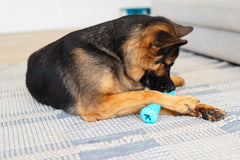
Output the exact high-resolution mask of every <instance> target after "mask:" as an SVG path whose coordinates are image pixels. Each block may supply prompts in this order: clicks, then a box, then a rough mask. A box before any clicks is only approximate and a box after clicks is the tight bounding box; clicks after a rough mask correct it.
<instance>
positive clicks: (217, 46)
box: [183, 26, 240, 64]
mask: <svg viewBox="0 0 240 160" xmlns="http://www.w3.org/2000/svg"><path fill="white" fill-rule="evenodd" d="M185 38H186V39H187V40H188V44H187V45H185V46H183V48H185V49H187V50H191V51H195V52H198V53H201V54H204V55H207V56H211V57H214V58H217V59H221V60H225V61H229V62H232V63H236V64H240V33H237V32H228V31H224V30H216V29H212V28H206V27H199V26H194V31H193V32H192V33H191V34H189V35H187V36H186V37H184V39H185Z"/></svg>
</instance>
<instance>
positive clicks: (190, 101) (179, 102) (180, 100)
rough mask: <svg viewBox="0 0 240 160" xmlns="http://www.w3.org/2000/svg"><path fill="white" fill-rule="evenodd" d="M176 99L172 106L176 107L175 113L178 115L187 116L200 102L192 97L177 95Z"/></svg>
mask: <svg viewBox="0 0 240 160" xmlns="http://www.w3.org/2000/svg"><path fill="white" fill-rule="evenodd" d="M176 97H177V99H176V101H175V104H174V105H175V106H176V107H175V111H176V112H177V113H180V114H189V113H190V112H192V111H193V110H195V109H196V107H197V106H198V103H199V102H200V101H199V99H197V98H196V97H194V96H188V95H178V96H176Z"/></svg>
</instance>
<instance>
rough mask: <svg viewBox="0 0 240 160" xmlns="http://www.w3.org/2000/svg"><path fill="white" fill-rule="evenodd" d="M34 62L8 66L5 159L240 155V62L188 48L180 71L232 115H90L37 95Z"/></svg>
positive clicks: (2, 130)
mask: <svg viewBox="0 0 240 160" xmlns="http://www.w3.org/2000/svg"><path fill="white" fill-rule="evenodd" d="M25 72H26V63H22V64H15V65H8V66H7V67H6V68H2V69H1V70H0V159H87V160H96V159H123V160H125V159H133V160H136V159H138V160H139V159H167V160H171V159H203V160H206V159H218V160H219V159H222V160H227V159H240V154H239V151H240V104H239V102H240V67H239V66H235V65H232V64H229V63H226V62H222V61H218V60H215V59H210V58H206V57H202V56H199V55H195V54H192V53H187V52H184V51H181V53H180V57H179V58H178V59H177V61H176V65H174V68H173V73H175V74H179V75H180V76H182V77H183V78H185V80H186V85H185V86H184V87H180V88H178V89H177V91H176V94H190V95H194V96H196V97H197V98H199V99H200V100H201V101H202V102H203V103H207V104H210V105H213V106H216V107H219V108H221V109H224V110H226V111H227V112H228V115H227V117H226V118H225V119H224V120H221V121H218V122H211V121H206V120H203V119H200V118H195V117H188V116H179V117H174V116H160V117H159V118H158V121H157V122H156V123H154V124H146V123H144V122H143V121H142V120H141V119H140V116H139V115H129V116H124V117H119V118H114V119H109V120H103V121H98V122H94V123H87V122H85V121H83V120H82V118H81V117H79V116H73V115H70V114H67V113H65V112H63V111H61V110H55V109H53V108H51V107H49V106H46V105H42V104H39V103H37V102H36V101H35V100H34V99H33V98H32V97H31V96H30V94H29V93H28V91H27V89H26V87H25Z"/></svg>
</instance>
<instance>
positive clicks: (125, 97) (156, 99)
mask: <svg viewBox="0 0 240 160" xmlns="http://www.w3.org/2000/svg"><path fill="white" fill-rule="evenodd" d="M98 101H99V102H101V103H100V104H99V105H97V106H95V107H81V108H80V109H79V110H80V115H81V116H82V118H83V119H84V120H86V121H88V122H94V121H97V120H103V119H109V118H113V117H117V116H124V115H129V114H133V113H139V112H140V111H141V109H142V108H143V107H145V106H147V105H149V104H151V103H158V104H159V105H161V106H162V107H163V108H165V109H167V110H170V111H174V112H177V113H180V114H190V112H191V111H192V110H194V109H195V108H196V106H197V105H198V102H199V100H198V99H197V98H195V97H193V96H183V95H180V96H176V95H168V94H164V93H161V92H157V91H131V92H123V93H119V94H112V95H104V96H102V97H100V98H99V99H98ZM88 108H91V109H88ZM93 108H94V109H93Z"/></svg>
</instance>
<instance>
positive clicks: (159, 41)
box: [151, 31, 188, 51]
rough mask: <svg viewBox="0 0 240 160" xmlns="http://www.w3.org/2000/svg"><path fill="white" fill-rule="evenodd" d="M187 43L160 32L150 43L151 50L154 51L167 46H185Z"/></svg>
mask: <svg viewBox="0 0 240 160" xmlns="http://www.w3.org/2000/svg"><path fill="white" fill-rule="evenodd" d="M187 42H188V41H187V40H182V39H179V38H178V37H175V36H173V35H171V34H170V33H168V32H165V31H160V32H159V33H158V34H157V38H156V39H155V40H154V41H153V42H152V43H151V48H152V49H153V50H155V51H158V50H160V49H162V48H165V47H169V46H174V45H177V46H181V45H184V44H186V43H187Z"/></svg>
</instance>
